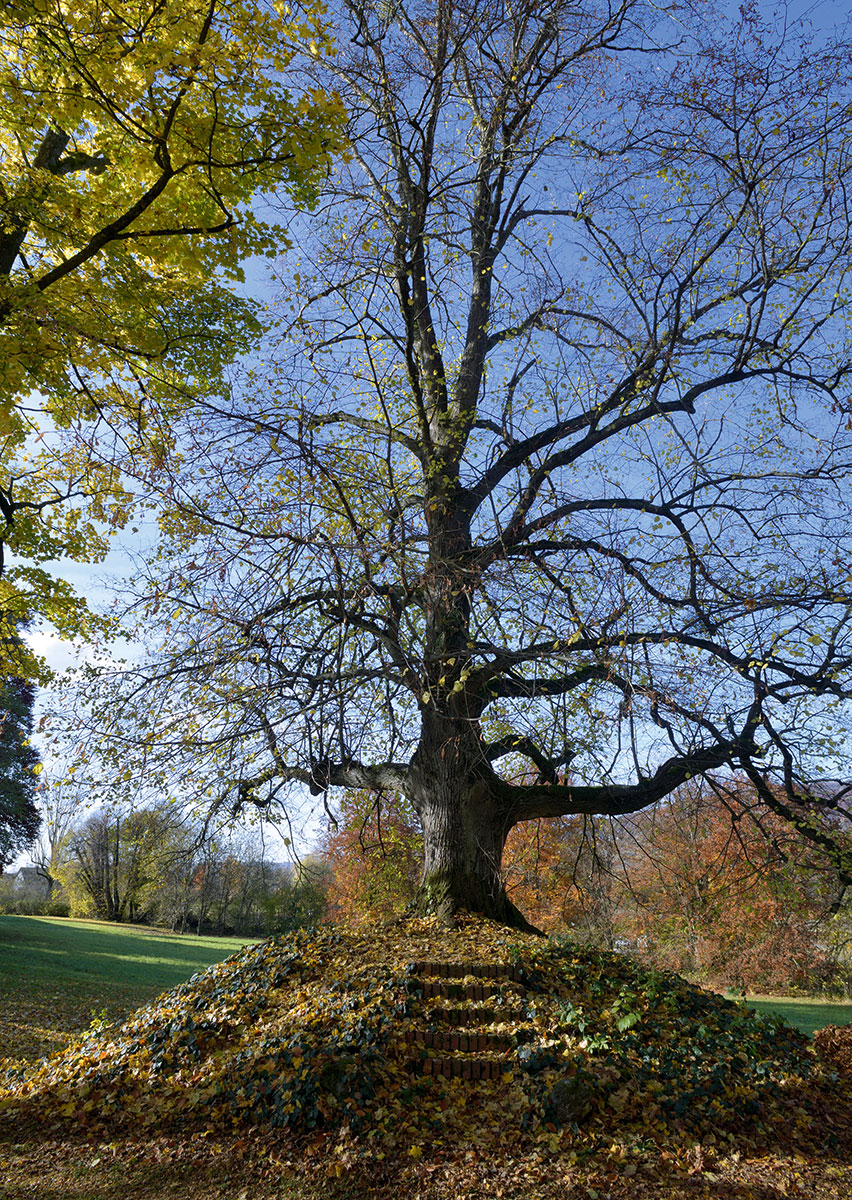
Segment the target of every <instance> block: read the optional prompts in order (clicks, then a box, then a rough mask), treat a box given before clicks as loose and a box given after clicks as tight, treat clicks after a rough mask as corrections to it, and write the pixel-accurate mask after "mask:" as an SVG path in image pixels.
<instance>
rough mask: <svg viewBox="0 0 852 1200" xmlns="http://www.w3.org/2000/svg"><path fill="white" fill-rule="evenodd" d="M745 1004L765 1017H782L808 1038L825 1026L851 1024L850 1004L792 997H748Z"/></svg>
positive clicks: (851, 1011) (851, 1006) (851, 1012)
mask: <svg viewBox="0 0 852 1200" xmlns="http://www.w3.org/2000/svg"><path fill="white" fill-rule="evenodd" d="M746 1004H748V1006H749V1008H754V1009H756V1010H757V1011H758V1012H759V1013H764V1014H765V1015H766V1016H772V1017H776V1016H777V1017H784V1019H785V1020H787V1021H789V1022H790V1024H791V1025H795V1026H796V1028H797V1029H801V1031H802V1033H806V1034H807V1035H808V1037H811V1036H812V1035H813V1034H814V1033H815V1032H816V1030H817V1029H822V1028H823V1027H824V1026H825V1025H849V1024H850V1023H852V1004H837V1003H833V1002H832V1001H830V1000H808V999H804V1000H803V999H800V998H799V997H792V996H749V997H748V998H747V1000H746Z"/></svg>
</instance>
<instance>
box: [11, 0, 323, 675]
mask: <svg viewBox="0 0 852 1200" xmlns="http://www.w3.org/2000/svg"><path fill="white" fill-rule="evenodd" d="M331 50H332V45H331V42H330V40H329V38H328V36H327V34H326V31H325V28H324V25H323V23H322V21H321V18H320V16H319V15H318V6H316V5H314V4H313V3H312V0H308V2H307V4H306V5H305V6H302V7H298V8H297V6H296V5H294V6H293V7H292V8H291V6H290V5H284V4H281V3H278V2H277V0H276V3H274V4H273V3H266V2H265V0H121V2H120V3H119V2H118V0H116V2H114V3H108V2H104V0H73V3H72V2H70V0H11V2H8V3H5V4H4V5H3V6H2V11H0V62H2V63H3V66H2V67H0V156H2V167H0V446H2V464H0V472H2V473H0V647H2V649H0V666H2V668H3V673H4V674H8V673H9V671H8V670H7V669H6V668H7V667H9V668H10V669H11V665H12V664H11V663H10V662H9V661H7V660H9V659H11V657H13V656H14V657H15V663H14V672H13V673H15V674H18V675H20V674H21V673H22V672H23V673H26V674H29V675H31V676H32V675H35V676H37V675H38V674H39V670H40V668H39V664H38V663H37V662H36V661H35V660H34V659H33V658H32V656H31V655H28V653H27V652H26V650H25V649H23V650H22V648H21V644H20V642H19V641H18V642H17V643H16V642H15V641H14V639H13V634H14V630H15V629H16V628H18V627H19V626H20V624H21V622H22V621H24V620H26V619H27V618H29V617H30V616H31V615H32V614H34V613H35V614H41V615H43V616H46V617H48V618H49V619H50V620H51V621H52V622H53V623H54V624H55V625H56V626H57V627H58V629H59V630H60V632H62V633H68V634H73V633H81V632H82V633H85V632H86V629H87V627H88V622H89V616H88V613H87V611H86V607H85V603H84V601H83V600H82V599H81V598H79V597H78V596H76V595H75V594H74V592H73V590H72V589H71V588H70V587H69V586H68V585H67V584H66V583H64V582H63V581H62V580H61V579H59V578H57V577H56V573H55V570H51V569H50V567H49V564H50V563H51V562H52V561H55V560H56V559H57V558H59V557H61V556H67V557H70V558H71V559H74V560H77V561H82V562H86V561H93V560H97V559H98V558H99V557H101V556H102V555H103V553H104V548H105V547H104V529H105V528H108V527H109V525H110V523H112V524H113V525H116V524H120V523H121V522H122V521H123V520H124V519H125V517H126V514H127V504H128V500H129V497H128V495H127V493H126V491H125V490H124V488H123V486H122V471H121V467H122V466H126V465H127V464H128V463H132V464H133V466H134V469H135V470H136V472H137V474H141V475H142V476H143V477H144V473H145V471H150V470H156V469H157V467H158V465H159V464H160V463H161V462H162V461H163V459H164V457H165V456H166V455H167V454H168V453H169V450H170V448H171V437H170V417H171V416H172V415H173V414H174V412H175V410H176V408H179V409H182V410H185V409H186V407H187V405H191V404H192V402H193V398H194V397H195V396H199V395H201V394H203V393H204V391H205V390H206V389H208V388H209V386H210V385H211V383H212V382H213V381H215V380H216V379H217V378H218V377H219V375H220V373H221V370H222V368H223V366H224V365H225V364H226V363H227V362H228V361H229V360H230V359H232V358H233V357H234V356H235V355H237V354H239V353H240V352H241V351H243V350H245V349H246V348H247V346H248V345H249V344H250V341H251V338H252V336H253V334H254V333H255V332H256V331H257V329H258V328H259V321H258V318H257V311H256V310H257V306H256V305H255V304H254V303H252V301H251V300H250V299H248V298H246V297H245V296H239V295H237V294H236V292H235V288H238V287H239V284H240V283H241V282H242V280H243V264H244V263H245V261H246V259H247V258H249V257H250V256H256V255H264V254H269V253H271V252H273V251H275V250H278V249H280V247H281V246H282V244H284V243H285V241H286V233H285V231H284V230H283V229H282V228H281V226H280V224H279V223H277V222H276V221H275V220H273V219H271V220H265V219H263V217H262V216H261V215H259V212H258V209H259V207H260V206H259V205H258V204H254V205H253V204H252V201H253V199H255V198H258V197H268V196H269V195H271V194H273V193H274V192H276V191H278V190H279V189H283V190H284V191H285V192H286V193H288V194H289V196H290V197H292V198H293V199H294V200H295V201H296V203H297V204H302V205H308V206H309V205H310V204H311V203H312V201H313V199H314V196H315V191H316V188H317V186H318V184H319V182H320V180H321V179H322V178H323V177H324V176H325V175H326V173H327V171H328V167H329V163H330V160H331V156H332V155H333V154H334V153H335V151H337V150H338V149H339V148H340V147H341V145H342V143H343V126H344V111H343V107H342V105H341V103H340V101H339V98H338V97H337V96H336V95H333V94H328V93H326V92H323V91H321V90H318V89H315V88H314V89H312V88H309V87H301V88H300V87H299V86H298V79H297V75H296V67H297V63H296V61H294V60H297V58H298V56H300V55H306V56H307V57H308V58H310V57H312V56H313V57H317V56H321V55H325V54H329V53H331ZM22 656H23V658H22Z"/></svg>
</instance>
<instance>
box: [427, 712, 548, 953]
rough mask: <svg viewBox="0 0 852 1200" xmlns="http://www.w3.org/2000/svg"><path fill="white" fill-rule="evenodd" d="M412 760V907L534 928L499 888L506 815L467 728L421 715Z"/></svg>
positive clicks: (507, 824)
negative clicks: (418, 835)
mask: <svg viewBox="0 0 852 1200" xmlns="http://www.w3.org/2000/svg"><path fill="white" fill-rule="evenodd" d="M460 727H461V728H460ZM436 734H437V735H438V736H437V737H436V736H435V735H436ZM447 735H449V736H447ZM415 763H416V765H415V766H414V767H413V769H412V771H411V773H410V775H409V786H408V788H407V792H408V797H409V799H410V800H411V802H412V804H413V805H414V807H415V809H416V810H417V812H418V814H419V816H420V823H421V826H422V829H423V849H424V862H423V876H422V879H421V881H420V887H419V889H418V892H417V896H416V897H415V901H414V906H415V909H416V910H417V911H419V912H421V913H424V914H427V913H431V914H435V915H437V916H439V917H440V918H442V919H443V920H451V919H452V918H453V917H454V916H455V914H456V913H459V912H474V913H480V914H482V915H483V916H485V917H490V918H491V919H492V920H494V921H499V922H500V923H501V924H503V925H511V926H514V927H515V928H517V929H524V930H527V931H529V932H534V933H538V932H540V931H539V930H537V929H535V927H534V926H532V925H530V924H529V922H528V921H527V920H526V918H525V917H524V915H523V913H521V912H520V911H519V910H518V909H517V908H516V907H515V905H514V904H513V903H512V902H511V900H510V899H509V898H508V896H507V895H506V889H505V886H504V884H503V878H502V874H501V869H500V868H501V861H502V857H503V847H504V845H505V843H506V838H507V836H508V833H509V830H510V828H511V822H510V821H508V820H507V818H506V815H505V813H504V811H503V810H502V807H501V805H500V803H499V802H498V800H497V798H496V797H495V795H494V794H493V791H492V789H491V787H490V786H489V780H488V776H489V774H490V772H489V770H488V768H487V766H486V765H485V764H484V763H483V761H482V754H481V748H480V745H479V741H478V738H477V735H476V732H475V729H472V728H471V725H470V723H466V722H458V723H457V722H450V721H446V722H445V721H441V720H440V719H439V720H435V719H432V720H426V721H424V726H423V736H422V738H421V742H420V751H419V753H418V755H417V756H416V759H415Z"/></svg>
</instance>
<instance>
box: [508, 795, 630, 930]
mask: <svg viewBox="0 0 852 1200" xmlns="http://www.w3.org/2000/svg"><path fill="white" fill-rule="evenodd" d="M616 858H617V848H616V846H615V842H614V839H613V835H612V827H611V825H610V823H609V822H607V821H600V820H598V821H595V820H593V819H591V818H584V817H559V818H556V819H553V820H539V821H529V822H526V823H525V824H523V825H516V826H515V827H514V828H513V829H512V831H511V833H510V834H509V836H508V838H507V840H506V848H505V850H504V852H503V874H504V879H505V886H506V893H507V895H508V896H509V897H510V898H511V900H512V902H513V903H514V904H516V905H517V906H518V907H519V908H520V909H522V910H523V911H524V912H525V913H526V914H527V916H528V917H529V919H530V921H531V922H532V923H533V924H534V925H536V926H537V927H538V928H539V929H541V930H543V931H545V932H547V933H567V934H570V935H571V936H573V937H575V938H577V939H578V940H580V941H584V942H592V943H594V944H596V945H603V946H606V947H608V948H612V946H613V945H614V943H615V940H616V938H617V936H618V928H617V908H618V905H619V903H620V895H621V882H620V879H619V877H618V876H617V874H616V873H615V871H614V865H615V859H616Z"/></svg>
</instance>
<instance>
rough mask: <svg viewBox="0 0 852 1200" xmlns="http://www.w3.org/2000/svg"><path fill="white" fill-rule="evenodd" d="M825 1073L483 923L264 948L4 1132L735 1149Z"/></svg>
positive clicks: (175, 1003)
mask: <svg viewBox="0 0 852 1200" xmlns="http://www.w3.org/2000/svg"><path fill="white" fill-rule="evenodd" d="M814 1064H815V1060H814V1057H813V1054H812V1052H811V1051H810V1050H809V1048H808V1042H807V1039H806V1038H805V1037H804V1036H803V1035H802V1034H800V1033H798V1032H797V1031H796V1030H794V1029H792V1028H791V1027H790V1026H788V1025H786V1024H785V1023H784V1022H783V1021H781V1020H780V1019H778V1018H769V1019H768V1018H764V1017H760V1016H758V1015H756V1014H755V1013H753V1012H752V1011H750V1010H749V1009H747V1008H745V1007H744V1006H743V1005H738V1004H735V1003H732V1002H730V1001H727V1000H724V999H722V998H721V997H719V996H717V995H714V994H712V993H709V992H705V991H703V990H701V989H699V988H696V987H693V986H691V985H689V984H687V983H686V982H685V981H684V980H682V979H680V978H678V977H677V976H674V975H671V974H664V973H660V972H657V971H649V970H647V969H644V968H642V967H641V966H640V965H639V964H638V963H637V962H636V961H634V960H633V959H631V958H629V957H626V956H623V955H617V954H609V953H604V952H600V951H596V950H593V949H589V948H586V947H583V946H578V945H574V944H572V943H569V942H558V941H544V940H542V939H540V938H536V937H533V936H531V935H524V934H519V933H517V932H516V931H511V930H507V929H505V928H504V927H502V926H498V925H494V924H492V923H490V922H486V921H482V920H478V919H474V918H470V919H464V920H461V921H460V922H459V924H458V925H457V927H456V928H453V929H447V928H446V927H444V926H440V925H438V924H437V923H435V922H433V921H430V920H409V921H404V922H400V923H398V924H396V925H394V926H390V927H386V928H383V929H380V930H370V931H369V932H353V931H346V930H343V929H336V928H333V927H326V928H321V929H319V930H316V931H312V932H306V931H300V932H298V933H295V934H293V935H288V936H286V937H281V938H275V939H272V940H270V941H266V942H261V943H258V944H256V945H253V946H250V947H247V948H246V949H244V950H242V951H241V952H239V953H237V954H235V955H232V956H231V957H230V958H228V959H226V960H225V961H224V962H221V963H218V964H216V965H215V966H212V967H210V968H209V969H208V970H206V971H204V972H203V973H201V974H199V975H196V976H193V978H192V979H190V980H189V981H188V982H187V983H185V984H183V985H182V986H180V987H178V988H175V989H174V990H172V991H170V992H166V993H165V994H164V995H162V996H161V997H160V998H159V999H158V1000H157V1001H155V1002H154V1003H152V1004H150V1005H148V1006H147V1007H145V1008H142V1009H140V1010H139V1011H138V1012H136V1013H134V1014H133V1015H132V1016H131V1017H130V1018H129V1019H128V1020H126V1021H124V1022H123V1023H121V1024H115V1025H102V1026H98V1027H93V1028H92V1029H91V1030H90V1031H89V1032H88V1033H87V1034H86V1035H85V1036H83V1037H82V1038H81V1039H79V1040H78V1041H77V1042H76V1043H74V1044H72V1045H71V1046H69V1047H67V1048H66V1049H65V1050H64V1051H61V1052H60V1053H58V1054H56V1055H54V1056H53V1057H52V1058H51V1059H49V1060H43V1061H42V1062H41V1063H40V1064H37V1065H35V1066H34V1067H23V1066H22V1067H20V1068H19V1069H18V1068H15V1069H13V1070H11V1071H9V1072H8V1074H7V1077H6V1079H5V1080H4V1081H3V1084H2V1088H0V1113H2V1114H4V1117H5V1119H9V1118H10V1117H11V1118H13V1119H14V1120H16V1121H19V1120H21V1119H32V1120H39V1121H47V1122H51V1123H56V1122H57V1121H60V1120H69V1121H73V1122H75V1123H83V1124H84V1125H88V1126H93V1127H95V1128H97V1127H104V1126H109V1128H110V1129H114V1128H120V1127H132V1128H133V1129H135V1130H138V1129H139V1128H140V1127H142V1128H144V1127H151V1128H156V1129H159V1130H168V1129H174V1128H176V1127H186V1128H191V1129H193V1130H198V1129H200V1128H209V1129H216V1130H217V1131H219V1132H221V1131H222V1130H225V1129H229V1128H230V1129H235V1130H238V1129H242V1128H246V1127H254V1128H258V1127H261V1128H266V1129H270V1128H275V1127H289V1128H291V1129H293V1130H294V1132H298V1131H301V1132H302V1133H305V1134H307V1135H310V1134H311V1133H312V1132H313V1133H317V1134H321V1135H322V1136H324V1137H328V1136H329V1135H330V1134H332V1133H334V1134H335V1136H338V1137H345V1139H346V1140H347V1143H348V1144H349V1145H355V1144H357V1145H358V1146H359V1147H360V1148H361V1151H363V1152H365V1153H370V1154H372V1155H374V1156H376V1157H378V1158H382V1157H383V1156H385V1155H390V1154H398V1153H400V1152H404V1153H405V1154H408V1155H410V1156H412V1157H417V1156H418V1155H419V1154H422V1153H423V1147H425V1146H427V1145H433V1146H434V1145H438V1146H439V1145H440V1144H442V1143H443V1144H450V1143H453V1144H455V1145H457V1144H459V1143H460V1142H461V1143H462V1144H463V1143H464V1142H465V1141H466V1142H467V1143H469V1144H471V1145H473V1146H476V1147H479V1148H481V1147H482V1146H483V1145H485V1144H486V1143H487V1140H488V1138H489V1137H498V1136H499V1139H500V1143H501V1146H502V1147H503V1149H505V1146H506V1143H507V1140H508V1141H509V1142H513V1141H514V1142H516V1143H517V1145H518V1146H519V1147H520V1146H522V1145H523V1144H526V1143H528V1142H529V1141H530V1140H532V1141H535V1142H537V1143H539V1144H541V1143H543V1144H545V1145H552V1146H553V1147H554V1148H557V1147H558V1146H560V1145H562V1146H564V1145H565V1144H567V1142H568V1140H570V1139H572V1138H573V1139H575V1140H576V1139H580V1141H583V1140H586V1141H587V1142H589V1141H591V1142H593V1141H594V1139H595V1137H596V1136H598V1135H600V1136H611V1134H612V1130H613V1128H614V1127H616V1126H617V1127H619V1128H620V1129H626V1128H629V1129H632V1130H633V1131H634V1136H635V1137H648V1138H653V1139H655V1140H664V1139H665V1138H666V1137H667V1136H669V1135H670V1134H671V1133H672V1131H678V1130H679V1131H689V1132H691V1133H692V1134H694V1135H697V1136H699V1137H700V1136H706V1135H707V1134H708V1133H709V1132H712V1133H713V1134H714V1135H716V1136H721V1137H724V1136H726V1132H725V1131H728V1132H729V1133H730V1134H731V1136H733V1134H732V1131H737V1132H738V1133H741V1132H742V1130H743V1129H744V1127H746V1126H748V1125H749V1124H751V1126H752V1127H753V1128H755V1129H760V1128H763V1127H765V1126H766V1125H767V1123H768V1124H772V1123H773V1122H774V1121H779V1122H780V1120H781V1119H782V1117H783V1119H784V1121H786V1122H789V1120H790V1117H791V1109H792V1106H793V1105H794V1104H797V1103H798V1101H797V1100H796V1099H795V1096H796V1094H797V1092H796V1089H797V1088H800V1087H801V1085H802V1080H803V1077H805V1076H807V1075H808V1073H809V1072H810V1071H811V1070H812V1069H816V1070H817V1071H819V1070H820V1068H819V1067H818V1066H816V1067H814ZM792 1112H793V1113H794V1123H797V1124H798V1125H800V1126H801V1125H802V1123H804V1124H807V1122H808V1120H809V1117H808V1114H807V1111H806V1110H805V1109H803V1108H801V1107H799V1108H795V1109H792ZM795 1114H797V1115H795ZM816 1119H817V1118H814V1120H816ZM335 1131H336V1133H335ZM572 1144H573V1143H572ZM577 1144H579V1142H578V1143H577Z"/></svg>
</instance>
